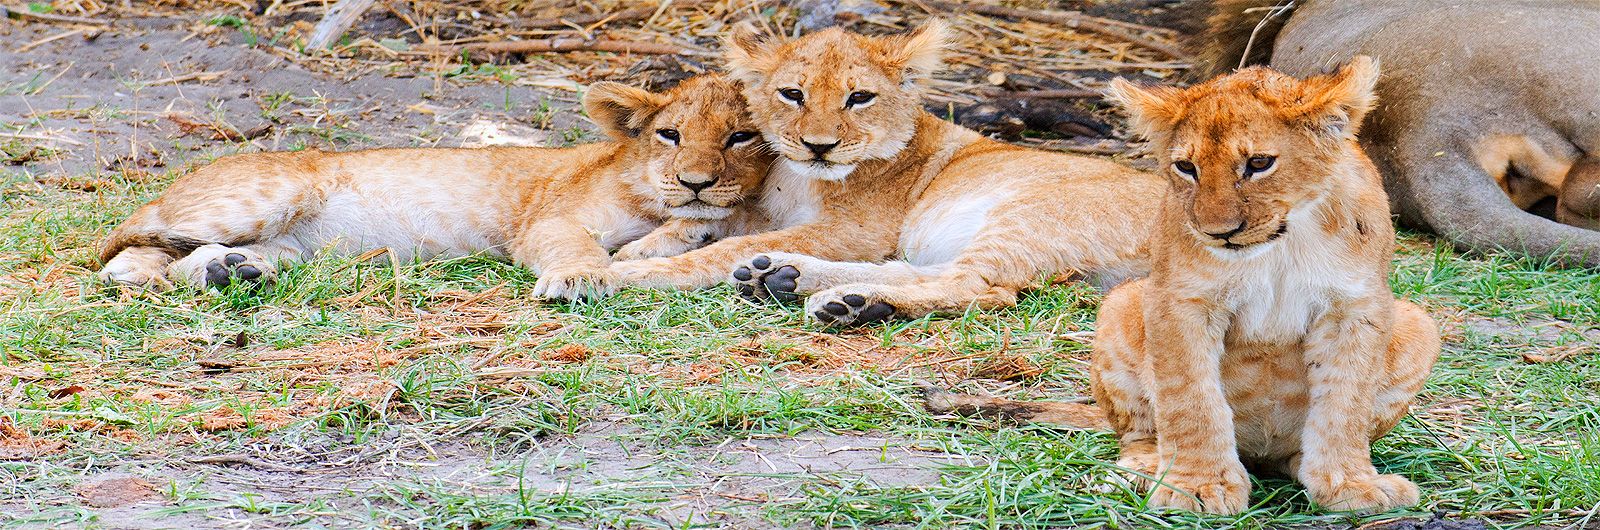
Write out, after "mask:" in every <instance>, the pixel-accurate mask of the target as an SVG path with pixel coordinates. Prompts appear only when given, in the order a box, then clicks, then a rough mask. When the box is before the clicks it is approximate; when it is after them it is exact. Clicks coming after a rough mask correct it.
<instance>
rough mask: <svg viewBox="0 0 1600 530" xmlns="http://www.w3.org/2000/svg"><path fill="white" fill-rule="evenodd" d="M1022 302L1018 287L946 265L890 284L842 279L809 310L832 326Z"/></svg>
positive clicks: (813, 298) (808, 303) (813, 300)
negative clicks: (921, 277) (926, 276)
mask: <svg viewBox="0 0 1600 530" xmlns="http://www.w3.org/2000/svg"><path fill="white" fill-rule="evenodd" d="M1016 303H1017V290H1016V289H1014V288H1008V287H1003V286H997V285H990V284H989V282H988V281H987V280H984V279H983V278H982V277H980V276H978V275H976V274H972V273H969V272H967V271H963V270H946V271H945V273H944V274H941V275H939V276H937V277H935V278H933V279H931V280H928V281H923V282H917V283H909V284H900V285H885V284H877V283H855V284H848V285H841V286H838V287H834V288H832V289H828V290H825V291H822V292H819V293H816V294H813V295H811V297H810V298H807V299H806V314H808V315H810V316H812V317H813V318H816V319H817V321H818V322H821V323H823V324H827V325H831V326H857V325H862V324H870V323H873V322H878V321H882V320H887V319H889V318H922V317H924V316H927V315H930V314H933V313H946V312H950V313H953V312H957V311H964V310H966V309H967V308H976V309H994V308H998V307H1009V306H1013V305H1016Z"/></svg>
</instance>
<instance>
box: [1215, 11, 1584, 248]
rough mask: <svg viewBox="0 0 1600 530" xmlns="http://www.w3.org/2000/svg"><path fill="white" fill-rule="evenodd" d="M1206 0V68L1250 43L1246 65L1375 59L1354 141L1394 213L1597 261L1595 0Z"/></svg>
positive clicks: (1459, 235)
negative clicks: (1366, 114) (1376, 71)
mask: <svg viewBox="0 0 1600 530" xmlns="http://www.w3.org/2000/svg"><path fill="white" fill-rule="evenodd" d="M1283 4H1292V6H1290V7H1291V8H1292V10H1289V11H1288V12H1282V13H1280V14H1279V15H1278V16H1275V17H1267V16H1266V15H1267V14H1268V13H1269V12H1273V11H1272V10H1271V9H1269V8H1270V7H1272V6H1279V5H1283ZM1205 5H1206V6H1208V7H1209V8H1211V9H1213V10H1214V11H1215V15H1214V16H1212V17H1211V18H1210V20H1209V24H1210V26H1211V29H1210V32H1209V34H1208V36H1207V38H1206V39H1205V41H1206V43H1205V45H1206V50H1205V51H1206V53H1207V55H1209V56H1210V57H1211V61H1210V63H1211V70H1212V73H1222V72H1225V71H1227V70H1230V69H1232V68H1234V67H1235V66H1237V65H1239V64H1240V62H1241V58H1242V57H1243V56H1244V55H1245V54H1246V53H1247V51H1248V54H1249V57H1243V58H1244V61H1243V62H1245V63H1246V64H1266V65H1271V66H1272V67H1273V68H1275V69H1278V70H1280V71H1282V72H1285V73H1288V74H1290V75H1305V74H1310V73H1313V72H1317V71H1319V70H1321V69H1322V68H1324V67H1325V65H1328V64H1333V63H1337V62H1340V61H1344V60H1346V59H1348V58H1349V57H1350V56H1352V55H1356V54H1360V55H1370V56H1374V57H1377V58H1379V59H1381V60H1382V61H1383V62H1384V66H1385V68H1384V76H1383V79H1381V80H1379V82H1378V87H1377V92H1378V96H1379V98H1380V99H1381V100H1382V101H1383V108H1382V109H1380V110H1379V111H1378V112H1374V113H1373V116H1371V117H1370V119H1369V121H1370V123H1367V124H1366V132H1365V134H1363V135H1362V140H1361V144H1362V146H1364V147H1365V148H1366V150H1367V152H1368V153H1370V154H1371V155H1372V158H1373V161H1374V162H1376V163H1377V165H1378V167H1379V168H1380V169H1382V170H1383V174H1384V177H1385V180H1386V185H1387V186H1388V189H1389V195H1390V199H1391V200H1392V201H1393V205H1394V209H1395V213H1397V214H1399V216H1400V220H1401V221H1402V222H1404V223H1406V224H1408V225H1411V226H1414V227H1417V228H1420V229H1423V230H1430V231H1433V232H1435V233H1438V234H1439V235H1441V236H1443V237H1445V238H1446V239H1449V240H1450V241H1452V242H1454V243H1456V244H1457V245H1460V246H1462V247H1465V248H1468V249H1472V250H1478V251H1495V250H1502V249H1504V250H1511V251H1517V252H1526V253H1528V254H1531V255H1533V256H1537V257H1539V258H1544V259H1550V260H1551V261H1553V262H1557V263H1562V264H1566V265H1572V266H1589V267H1600V88H1597V87H1600V38H1596V36H1597V35H1600V2H1595V1H1594V0H1501V1H1495V2H1461V1H1459V0H1402V1H1396V0H1297V1H1295V2H1292V3H1286V2H1283V1H1282V0H1222V1H1218V2H1212V3H1207V4H1205ZM1264 18H1265V19H1266V20H1263V19H1264ZM1280 30H1281V31H1280ZM1252 38H1253V39H1254V42H1252ZM1524 210H1530V211H1524ZM1552 210H1553V211H1552ZM1534 211H1536V212H1541V214H1542V215H1545V216H1548V217H1550V218H1552V219H1554V220H1551V219H1547V218H1545V217H1541V215H1536V214H1535V213H1531V212H1534Z"/></svg>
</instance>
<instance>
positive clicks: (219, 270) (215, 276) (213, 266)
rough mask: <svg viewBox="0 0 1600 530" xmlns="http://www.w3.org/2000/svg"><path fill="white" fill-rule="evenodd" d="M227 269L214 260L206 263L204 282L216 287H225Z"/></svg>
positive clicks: (226, 283) (227, 281)
mask: <svg viewBox="0 0 1600 530" xmlns="http://www.w3.org/2000/svg"><path fill="white" fill-rule="evenodd" d="M228 283H229V280H228V269H227V268H225V267H223V266H222V264H221V263H217V262H215V261H213V262H211V263H208V264H206V284H207V285H213V286H216V287H227V286H228Z"/></svg>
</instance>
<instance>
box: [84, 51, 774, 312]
mask: <svg viewBox="0 0 1600 530" xmlns="http://www.w3.org/2000/svg"><path fill="white" fill-rule="evenodd" d="M583 105H584V109H585V110H586V111H587V112H588V113H589V116H590V117H592V118H593V119H594V120H595V121H596V122H597V123H599V124H600V126H601V127H602V128H603V129H604V130H605V131H606V133H607V135H609V136H610V137H611V141H609V142H600V143H594V144H589V145H582V146H577V147H571V148H565V149H543V148H531V147H499V148H485V149H378V150H368V151H355V152H348V153H324V152H319V151H302V152H290V153H256V154H246V155H236V156H230V157H226V158H222V159H220V160H217V161H216V162H214V163H212V164H210V165H207V166H206V167H203V168H201V169H200V170H198V171H196V172H194V173H192V174H190V175H188V176H185V177H183V178H182V179H179V180H178V181H177V182H176V183H174V184H173V185H172V187H171V188H169V189H168V190H167V191H166V193H164V194H162V196H161V197H160V198H158V199H156V200H155V201H153V202H151V203H150V204H146V205H145V206H143V207H141V208H139V210H138V211H136V212H134V213H133V215H132V216H131V217H129V218H128V220H127V221H124V222H123V223H122V224H121V225H120V226H118V227H117V228H116V230H114V231H113V232H112V233H111V235H110V237H108V238H107V240H106V242H105V244H104V246H103V250H102V252H101V255H100V256H101V260H102V261H103V262H104V263H105V266H104V267H102V268H101V271H100V276H101V278H102V279H104V280H106V281H110V282H116V283H121V284H127V285H138V286H148V287H156V288H163V287H166V286H168V285H169V284H168V280H169V279H170V280H171V281H174V282H177V283H180V284H190V285H196V286H204V285H213V286H225V285H228V284H229V283H230V282H234V281H246V282H269V281H272V280H273V278H274V276H275V275H276V271H277V264H278V263H280V262H294V261H300V260H303V259H306V258H308V257H310V256H311V255H312V254H314V253H316V252H318V251H322V250H329V251H333V252H336V253H340V254H344V255H356V254H361V253H363V252H366V251H369V250H373V249H378V248H385V247H387V248H388V249H389V250H390V252H391V253H393V255H394V256H397V257H399V258H400V259H408V260H409V259H413V258H418V257H420V258H432V257H437V256H462V255H467V254H474V253H480V252H482V253H487V254H490V255H494V256H500V257H509V258H511V260H512V261H514V262H515V263H517V264H518V265H522V266H526V267H528V268H531V269H532V270H533V271H534V273H535V274H537V275H538V276H539V279H538V282H537V283H536V284H535V286H534V290H533V294H534V295H535V296H538V297H543V298H567V299H571V298H577V297H587V296H602V295H605V294H609V293H611V292H612V291H613V290H614V289H615V287H616V284H615V281H614V279H613V277H612V275H611V274H610V273H609V272H607V270H606V268H607V266H609V265H610V264H611V260H612V258H611V256H609V255H608V251H609V250H613V249H617V248H618V247H619V246H622V245H623V244H624V243H629V242H630V241H633V243H631V244H629V245H628V246H626V247H623V249H622V250H621V251H620V252H619V259H625V258H637V257H651V256H667V255H673V254H677V253H681V252H684V251H687V250H691V249H693V248H697V247H698V246H699V245H703V244H704V243H705V242H706V240H708V239H710V238H715V237H721V236H724V235H729V234H732V233H739V232H742V231H743V230H744V228H745V227H743V226H740V225H741V224H742V223H746V222H753V221H751V219H753V216H752V215H747V214H745V213H739V212H738V210H742V209H743V208H742V207H741V203H743V202H744V201H745V199H746V198H747V195H746V194H747V192H752V191H755V190H759V187H760V185H761V182H762V180H763V179H764V178H765V175H766V171H767V168H768V166H769V165H770V164H771V162H772V155H770V154H768V153H767V152H766V149H764V148H763V147H762V146H760V145H759V144H760V141H759V140H760V139H759V138H758V136H759V133H758V132H757V128H756V127H755V125H754V124H753V123H752V122H751V121H750V118H749V116H748V113H747V111H746V109H745V105H744V99H743V98H742V97H741V96H740V88H739V86H738V84H737V83H736V82H734V81H731V80H728V79H725V78H722V77H719V76H710V75H708V76H701V77H697V78H694V79H689V80H686V81H684V82H683V83H682V84H680V85H678V86H677V87H675V88H673V89H672V90H669V91H667V92H665V93H651V92H648V91H645V90H641V89H637V88H632V87H628V86H624V85H620V84H617V83H597V84H595V85H593V86H591V87H590V88H589V90H588V92H587V93H586V94H585V95H584V99H583ZM663 221H666V222H667V224H666V225H665V226H661V225H662V223H663ZM658 226H659V227H660V228H659V229H657V227H658ZM652 230H657V231H656V232H654V233H651V231H652ZM647 234H648V235H647ZM641 236H644V237H643V238H641ZM635 240H637V241H635Z"/></svg>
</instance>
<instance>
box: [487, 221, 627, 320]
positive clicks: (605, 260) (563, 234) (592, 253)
mask: <svg viewBox="0 0 1600 530" xmlns="http://www.w3.org/2000/svg"><path fill="white" fill-rule="evenodd" d="M521 234H522V235H521V236H520V237H518V238H517V239H516V240H515V241H514V242H513V243H512V244H511V249H510V251H511V260H512V261H513V262H514V263H516V264H517V265H518V266H521V267H527V268H528V269H530V270H532V271H533V273H534V274H537V275H538V276H539V279H538V281H536V282H534V285H533V296H535V297H538V298H564V299H567V300H574V299H578V298H599V297H605V296H610V295H612V294H614V293H616V291H617V279H616V275H615V274H612V273H611V272H610V271H609V270H608V269H607V268H608V267H609V266H610V265H611V255H610V254H609V253H607V252H606V249H605V247H602V246H600V242H599V241H597V240H596V239H595V236H594V235H593V234H591V233H590V232H589V230H588V229H586V228H584V225H583V223H582V222H580V221H578V220H577V219H572V218H567V217H556V218H551V219H544V220H541V221H536V222H532V223H529V224H528V225H526V226H523V227H522V228H521Z"/></svg>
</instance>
